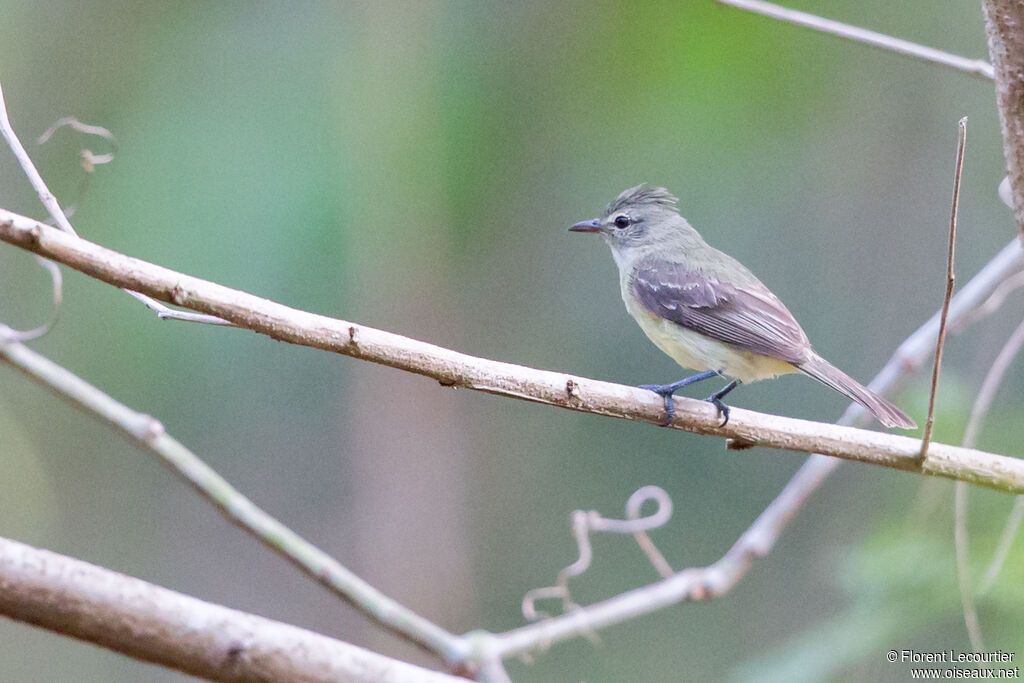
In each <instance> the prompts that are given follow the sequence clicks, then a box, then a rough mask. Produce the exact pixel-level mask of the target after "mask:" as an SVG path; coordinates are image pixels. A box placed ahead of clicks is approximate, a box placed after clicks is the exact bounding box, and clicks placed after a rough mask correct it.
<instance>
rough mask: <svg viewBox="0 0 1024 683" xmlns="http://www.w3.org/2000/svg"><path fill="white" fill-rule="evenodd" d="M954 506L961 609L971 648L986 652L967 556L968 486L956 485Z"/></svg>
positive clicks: (954, 532) (954, 535)
mask: <svg viewBox="0 0 1024 683" xmlns="http://www.w3.org/2000/svg"><path fill="white" fill-rule="evenodd" d="M953 507H954V509H955V510H956V515H955V516H954V518H953V543H954V545H955V546H956V574H957V587H958V588H959V589H960V609H961V611H962V612H963V615H964V626H966V627H967V637H968V639H969V640H970V641H971V649H972V650H974V651H975V652H984V651H985V641H984V639H983V638H982V636H981V624H980V622H979V621H978V610H977V608H976V606H975V604H974V591H973V590H972V588H971V568H970V563H969V562H968V557H967V555H968V545H967V544H968V540H967V487H966V486H957V487H956V489H955V494H954V496H953Z"/></svg>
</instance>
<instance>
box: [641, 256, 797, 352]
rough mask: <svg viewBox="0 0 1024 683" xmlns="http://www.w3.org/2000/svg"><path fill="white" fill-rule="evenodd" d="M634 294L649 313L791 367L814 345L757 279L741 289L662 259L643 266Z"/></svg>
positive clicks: (779, 302) (787, 310)
mask: <svg viewBox="0 0 1024 683" xmlns="http://www.w3.org/2000/svg"><path fill="white" fill-rule="evenodd" d="M632 286H633V291H634V293H635V294H636V297H637V299H638V300H639V301H640V303H641V304H642V305H643V307H644V308H645V309H647V310H648V311H650V312H651V313H653V314H654V315H657V316H659V317H661V318H667V319H668V320H671V321H672V322H674V323H677V324H679V325H682V326H683V327H685V328H687V329H690V330H694V331H696V332H700V333H701V334H703V335H706V336H708V337H712V338H714V339H718V340H719V341H723V342H727V343H729V344H732V345H733V346H735V347H737V348H739V349H743V350H746V351H753V352H755V353H760V354H763V355H766V356H771V357H772V358H778V359H780V360H784V361H787V362H790V363H799V362H802V361H804V360H806V359H807V357H808V353H809V351H810V348H811V345H810V342H809V341H808V340H807V335H806V334H804V331H803V330H802V329H801V328H800V324H799V323H797V321H796V319H795V318H793V314H792V313H790V312H789V309H787V308H786V306H785V305H784V304H783V303H782V302H781V301H779V298H778V297H776V296H775V295H774V294H772V293H771V291H769V290H768V288H767V287H765V286H764V285H763V284H761V283H760V282H757V281H756V280H754V281H753V283H751V284H748V285H745V286H741V287H737V286H735V285H731V284H729V283H726V282H721V281H720V280H718V279H716V278H714V277H712V276H709V275H704V274H702V273H700V272H698V271H695V270H691V269H687V268H686V267H685V266H684V265H682V264H678V263H672V262H669V261H663V260H647V261H644V262H642V263H641V264H640V266H639V267H638V268H637V270H636V273H635V276H634V278H633V283H632Z"/></svg>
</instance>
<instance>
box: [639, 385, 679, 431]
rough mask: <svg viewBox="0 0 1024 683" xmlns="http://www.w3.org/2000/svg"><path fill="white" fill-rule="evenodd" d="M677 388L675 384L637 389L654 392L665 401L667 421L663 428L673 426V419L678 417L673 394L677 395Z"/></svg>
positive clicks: (662, 424) (646, 386)
mask: <svg viewBox="0 0 1024 683" xmlns="http://www.w3.org/2000/svg"><path fill="white" fill-rule="evenodd" d="M677 388H678V387H676V386H675V385H674V384H641V385H640V386H638V387H637V389H646V390H647V391H653V392H654V393H656V394H657V395H658V396H661V397H662V398H663V399H665V421H664V422H662V423H661V426H662V427H668V426H669V425H670V424H672V418H673V417H675V416H676V402H675V401H674V400H672V394H674V393H676V389H677Z"/></svg>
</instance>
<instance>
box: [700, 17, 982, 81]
mask: <svg viewBox="0 0 1024 683" xmlns="http://www.w3.org/2000/svg"><path fill="white" fill-rule="evenodd" d="M718 2H719V4H722V5H729V6H731V7H735V8H737V9H742V10H746V11H748V12H754V13H756V14H760V15H762V16H766V17H771V18H772V19H779V20H781V21H785V22H788V23H790V24H796V25H797V26H804V27H806V28H810V29H814V30H815V31H820V32H822V33H828V34H830V35H833V36H839V37H840V38H848V39H849V40H854V41H857V42H859V43H866V44H868V45H871V46H872V47H877V48H881V49H883V50H891V51H892V52H897V53H899V54H901V55H905V56H907V57H913V58H915V59H920V60H922V61H925V62H931V63H932V64H939V65H941V66H946V67H949V68H951V69H956V70H957V71H962V72H964V73H967V74H970V75H971V76H976V77H978V78H984V79H987V80H992V79H993V78H994V75H993V69H992V65H991V64H989V63H988V62H986V61H985V60H983V59H968V58H966V57H960V56H959V55H954V54H950V53H949V52H943V51H942V50H936V49H935V48H932V47H926V46H924V45H918V44H917V43H912V42H910V41H909V40H903V39H901V38H894V37H892V36H887V35H885V34H884V33H877V32H875V31H870V30H868V29H866V28H860V27H857V26H851V25H849V24H844V23H842V22H838V21H833V20H832V19H825V18H823V17H819V16H816V15H814V14H808V13H807V12H800V11H798V10H794V9H789V8H787V7H781V6H779V5H774V4H772V3H770V2H761V0H718Z"/></svg>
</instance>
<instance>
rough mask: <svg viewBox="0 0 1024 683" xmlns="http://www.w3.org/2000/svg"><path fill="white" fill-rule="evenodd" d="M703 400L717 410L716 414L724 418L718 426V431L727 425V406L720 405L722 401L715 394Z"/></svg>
mask: <svg viewBox="0 0 1024 683" xmlns="http://www.w3.org/2000/svg"><path fill="white" fill-rule="evenodd" d="M704 400H705V401H707V402H708V403H710V404H711V405H713V406H714V407H715V408H716V409H717V410H718V414H719V415H720V416H721V417H722V418H724V419H723V420H722V423H721V424H720V425H718V428H719V429H721V428H722V427H724V426H725V425H727V424H729V406H727V405H725V404H724V403H722V399H721V398H720V397H719V396H718V395H717V394H712V395H710V396H708V397H707V398H706V399H704Z"/></svg>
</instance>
